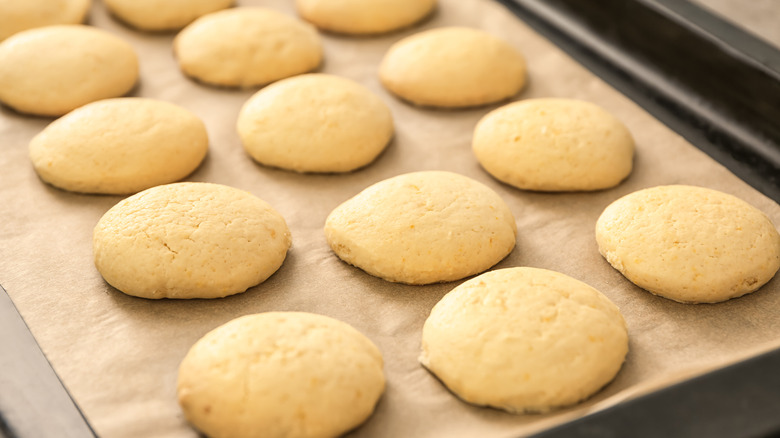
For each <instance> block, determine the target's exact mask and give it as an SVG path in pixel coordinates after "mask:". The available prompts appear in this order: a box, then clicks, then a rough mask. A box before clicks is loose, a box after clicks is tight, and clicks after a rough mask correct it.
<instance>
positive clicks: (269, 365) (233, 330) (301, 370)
mask: <svg viewBox="0 0 780 438" xmlns="http://www.w3.org/2000/svg"><path fill="white" fill-rule="evenodd" d="M382 367H383V361H382V354H381V353H380V351H379V349H378V348H377V347H376V346H375V345H374V344H373V343H372V342H371V341H370V340H369V339H368V338H366V337H365V336H364V335H362V334H361V333H360V332H358V331H357V330H355V329H354V328H352V327H351V326H350V325H348V324H346V323H343V322H341V321H337V320H335V319H332V318H328V317H326V316H321V315H315V314H311V313H302V312H269V313H261V314H255V315H248V316H243V317H240V318H238V319H234V320H232V321H230V322H228V323H226V324H224V325H222V326H220V327H217V328H216V329H214V330H212V331H211V332H209V333H207V334H206V335H205V336H203V338H201V339H200V340H199V341H198V342H196V343H195V345H193V346H192V348H191V349H190V351H189V352H188V353H187V355H186V356H185V357H184V360H183V361H182V363H181V365H180V367H179V380H178V397H179V404H180V405H181V408H182V410H183V411H184V415H185V417H186V418H187V420H188V421H189V422H190V423H192V424H193V425H194V426H195V427H196V428H198V429H199V430H200V431H201V432H203V433H205V434H206V435H208V436H212V437H223V436H224V437H233V438H255V437H257V438H259V437H300V438H308V437H311V438H314V437H336V436H341V435H342V434H344V433H346V432H348V431H350V430H351V429H353V428H355V427H357V426H358V425H360V424H361V423H363V422H364V421H365V420H366V419H367V418H368V417H369V416H370V415H371V413H372V412H373V410H374V406H375V405H376V402H377V400H378V399H379V397H380V396H381V395H382V392H384V389H385V377H384V373H383V371H382Z"/></svg>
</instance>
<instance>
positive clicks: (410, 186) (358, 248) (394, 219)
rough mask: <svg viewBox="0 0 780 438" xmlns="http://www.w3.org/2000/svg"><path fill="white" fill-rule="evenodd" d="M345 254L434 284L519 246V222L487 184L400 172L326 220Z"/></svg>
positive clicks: (368, 266)
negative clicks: (517, 224)
mask: <svg viewBox="0 0 780 438" xmlns="http://www.w3.org/2000/svg"><path fill="white" fill-rule="evenodd" d="M325 236H326V238H327V240H328V243H329V244H330V247H331V248H332V249H333V251H334V252H335V253H336V255H338V256H339V258H341V259H342V260H344V261H345V262H347V263H349V264H351V265H354V266H357V267H358V268H360V269H362V270H364V271H366V272H367V273H369V274H371V275H374V276H377V277H380V278H383V279H385V280H388V281H392V282H399V283H407V284H429V283H437V282H446V281H455V280H459V279H461V278H464V277H468V276H469V275H474V274H478V273H480V272H482V271H484V270H486V269H488V268H490V267H491V266H493V265H495V264H496V263H498V262H499V261H501V260H502V259H503V258H504V257H506V256H507V255H508V254H509V253H510V252H511V251H512V248H514V246H515V241H516V236H517V226H516V225H515V218H514V216H513V215H512V212H511V211H510V210H509V207H508V206H507V205H506V203H505V202H504V201H503V200H502V199H501V198H500V197H499V196H498V194H497V193H496V192H494V191H493V190H491V189H490V188H488V187H487V186H485V185H483V184H481V183H479V182H477V181H474V180H473V179H471V178H467V177H465V176H462V175H458V174H456V173H451V172H442V171H425V172H414V173H407V174H404V175H399V176H396V177H393V178H390V179H387V180H384V181H381V182H378V183H376V184H374V185H372V186H371V187H368V188H367V189H365V190H363V191H362V192H360V193H359V194H357V195H356V196H355V197H353V198H352V199H349V200H348V201H346V202H344V203H343V204H341V205H339V206H338V207H337V208H336V209H334V210H333V211H332V212H331V213H330V215H329V216H328V218H327V220H326V222H325Z"/></svg>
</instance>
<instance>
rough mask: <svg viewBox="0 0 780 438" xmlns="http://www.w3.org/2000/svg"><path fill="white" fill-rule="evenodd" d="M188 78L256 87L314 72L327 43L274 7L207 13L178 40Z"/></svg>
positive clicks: (179, 55) (176, 46) (177, 49)
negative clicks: (272, 8) (322, 42)
mask: <svg viewBox="0 0 780 438" xmlns="http://www.w3.org/2000/svg"><path fill="white" fill-rule="evenodd" d="M173 46H174V51H175V53H176V57H177V59H178V62H179V67H180V68H181V70H182V71H183V72H184V74H186V75H187V76H190V77H192V78H195V79H197V80H200V81H202V82H205V83H208V84H212V85H219V86H226V87H254V86H258V85H265V84H268V83H271V82H274V81H277V80H279V79H283V78H286V77H289V76H295V75H298V74H301V73H306V72H308V71H311V70H314V69H315V68H317V66H319V65H320V62H321V61H322V44H321V42H320V37H319V35H318V34H317V31H316V30H315V29H314V27H313V26H311V25H310V24H308V23H304V22H301V21H299V20H296V19H295V18H293V17H290V16H288V15H285V14H282V13H280V12H276V11H274V10H271V9H265V8H255V7H239V8H232V9H226V10H224V11H219V12H213V13H211V14H207V15H204V16H202V17H200V18H198V19H197V20H195V21H194V22H193V23H192V24H190V25H189V26H187V27H185V28H184V29H183V30H182V31H181V32H179V34H178V35H177V36H176V38H175V39H174V42H173Z"/></svg>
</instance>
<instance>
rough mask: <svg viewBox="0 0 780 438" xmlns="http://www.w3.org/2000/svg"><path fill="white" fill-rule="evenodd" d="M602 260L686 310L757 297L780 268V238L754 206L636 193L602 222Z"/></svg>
mask: <svg viewBox="0 0 780 438" xmlns="http://www.w3.org/2000/svg"><path fill="white" fill-rule="evenodd" d="M596 241H597V242H598V246H599V252H600V253H601V254H602V255H603V256H604V258H605V259H607V261H608V262H609V264H610V265H612V267H614V268H615V269H617V270H618V271H620V272H621V273H622V274H623V275H624V276H625V277H626V278H628V279H629V280H630V281H631V282H632V283H634V284H636V285H637V286H639V287H641V288H643V289H645V290H647V291H649V292H651V293H653V294H656V295H660V296H662V297H666V298H669V299H672V300H675V301H679V302H683V303H716V302H720V301H725V300H728V299H731V298H735V297H739V296H742V295H745V294H747V293H750V292H753V291H755V290H757V289H758V288H759V287H761V286H762V285H764V284H765V283H766V282H768V281H769V280H770V279H771V278H772V277H773V276H774V275H775V273H776V272H777V270H778V268H780V234H778V232H777V229H776V228H775V226H774V225H773V224H772V222H771V221H770V220H769V218H768V217H767V216H766V215H765V214H764V213H762V212H761V211H760V210H758V209H757V208H755V207H753V206H752V205H750V204H748V203H747V202H745V201H743V200H741V199H739V198H737V197H735V196H732V195H729V194H726V193H722V192H719V191H716V190H712V189H707V188H704V187H694V186H685V185H671V186H658V187H652V188H648V189H644V190H639V191H637V192H634V193H630V194H628V195H626V196H624V197H622V198H620V199H618V200H617V201H615V202H613V203H612V204H610V205H609V206H608V207H607V208H606V209H605V210H604V212H603V213H602V214H601V216H600V217H599V219H598V221H597V222H596Z"/></svg>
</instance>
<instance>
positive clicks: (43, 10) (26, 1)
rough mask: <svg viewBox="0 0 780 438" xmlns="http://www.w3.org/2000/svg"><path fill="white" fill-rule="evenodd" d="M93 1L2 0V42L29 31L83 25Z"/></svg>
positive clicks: (0, 24)
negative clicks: (53, 26)
mask: <svg viewBox="0 0 780 438" xmlns="http://www.w3.org/2000/svg"><path fill="white" fill-rule="evenodd" d="M90 4H91V0H0V41H3V40H4V39H6V38H8V37H9V36H11V35H13V34H15V33H17V32H21V31H23V30H27V29H33V28H36V27H43V26H52V25H55V24H80V23H83V22H84V20H85V19H86V17H87V13H88V12H89V7H90Z"/></svg>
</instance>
